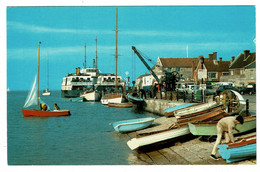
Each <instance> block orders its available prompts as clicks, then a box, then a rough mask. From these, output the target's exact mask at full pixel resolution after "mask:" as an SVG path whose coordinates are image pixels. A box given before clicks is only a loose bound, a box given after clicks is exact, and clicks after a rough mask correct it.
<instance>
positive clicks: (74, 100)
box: [70, 97, 83, 102]
mask: <svg viewBox="0 0 260 172" xmlns="http://www.w3.org/2000/svg"><path fill="white" fill-rule="evenodd" d="M70 101H71V102H83V98H82V97H77V98H71V99H70Z"/></svg>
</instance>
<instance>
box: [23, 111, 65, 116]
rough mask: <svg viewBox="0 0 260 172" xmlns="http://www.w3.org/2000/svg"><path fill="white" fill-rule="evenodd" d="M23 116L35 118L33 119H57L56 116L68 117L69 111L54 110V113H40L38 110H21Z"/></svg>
mask: <svg viewBox="0 0 260 172" xmlns="http://www.w3.org/2000/svg"><path fill="white" fill-rule="evenodd" d="M22 112H23V116H25V117H28V116H35V117H58V116H69V115H70V111H69V110H56V111H40V110H35V109H33V110H27V109H23V110H22Z"/></svg>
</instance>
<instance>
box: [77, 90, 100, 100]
mask: <svg viewBox="0 0 260 172" xmlns="http://www.w3.org/2000/svg"><path fill="white" fill-rule="evenodd" d="M80 97H83V99H84V101H94V102H95V101H99V100H100V98H101V95H100V93H99V92H96V91H93V92H89V93H84V94H82V95H81V96H80Z"/></svg>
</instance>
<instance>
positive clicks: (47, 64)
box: [46, 51, 49, 92]
mask: <svg viewBox="0 0 260 172" xmlns="http://www.w3.org/2000/svg"><path fill="white" fill-rule="evenodd" d="M48 71H49V68H48V51H47V90H46V91H47V92H48V90H49V89H48V85H49V81H48V78H49V72H48Z"/></svg>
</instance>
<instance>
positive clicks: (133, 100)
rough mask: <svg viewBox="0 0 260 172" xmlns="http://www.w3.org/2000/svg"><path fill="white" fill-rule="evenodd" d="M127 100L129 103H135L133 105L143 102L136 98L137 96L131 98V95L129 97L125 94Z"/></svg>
mask: <svg viewBox="0 0 260 172" xmlns="http://www.w3.org/2000/svg"><path fill="white" fill-rule="evenodd" d="M127 98H128V100H129V101H130V102H132V103H135V104H136V103H142V102H144V99H142V98H140V97H137V96H133V94H132V95H130V94H129V93H128V94H127Z"/></svg>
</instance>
